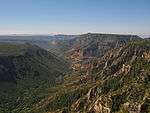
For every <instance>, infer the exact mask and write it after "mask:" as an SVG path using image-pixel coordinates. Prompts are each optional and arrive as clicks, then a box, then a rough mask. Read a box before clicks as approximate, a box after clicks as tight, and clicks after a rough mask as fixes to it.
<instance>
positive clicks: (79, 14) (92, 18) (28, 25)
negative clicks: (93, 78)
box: [0, 0, 150, 35]
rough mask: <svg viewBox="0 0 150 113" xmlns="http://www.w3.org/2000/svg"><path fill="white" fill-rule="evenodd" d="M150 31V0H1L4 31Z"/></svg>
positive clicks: (1, 31)
mask: <svg viewBox="0 0 150 113" xmlns="http://www.w3.org/2000/svg"><path fill="white" fill-rule="evenodd" d="M88 32H93V33H119V34H138V35H150V0H0V34H82V33H88Z"/></svg>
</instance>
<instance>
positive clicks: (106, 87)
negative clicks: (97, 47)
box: [72, 42, 150, 113]
mask: <svg viewBox="0 0 150 113" xmlns="http://www.w3.org/2000/svg"><path fill="white" fill-rule="evenodd" d="M149 52H150V43H149V42H136V43H135V42H133V43H130V44H127V45H126V46H123V47H121V48H118V49H114V50H111V51H109V52H107V53H106V54H105V55H104V57H102V58H101V59H99V62H98V63H97V66H96V67H94V68H93V74H94V77H95V79H96V80H95V81H101V82H100V84H97V85H95V86H94V87H93V88H91V89H90V90H89V92H88V93H87V94H86V95H85V96H83V97H82V98H80V99H78V100H77V101H76V102H75V103H74V104H73V105H72V109H73V112H81V113H85V112H88V113H112V112H114V113H148V112H150V109H149V106H150V95H149V94H150V92H149V91H150V89H149V85H150V79H149V77H150V74H149V73H150V63H149V60H150V58H149V55H148V54H149ZM145 103H146V104H145Z"/></svg>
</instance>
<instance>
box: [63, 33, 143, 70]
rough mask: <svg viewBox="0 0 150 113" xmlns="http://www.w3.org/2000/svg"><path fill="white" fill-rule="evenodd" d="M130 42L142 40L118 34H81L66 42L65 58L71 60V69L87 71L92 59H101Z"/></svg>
mask: <svg viewBox="0 0 150 113" xmlns="http://www.w3.org/2000/svg"><path fill="white" fill-rule="evenodd" d="M132 40H142V39H141V38H140V37H139V36H136V35H118V34H92V33H88V34H83V35H79V36H77V37H76V38H74V39H72V40H68V44H70V46H69V47H68V49H67V51H66V52H65V55H66V57H67V58H68V59H69V60H71V62H72V68H73V69H74V70H75V71H76V70H81V69H82V70H83V68H85V69H84V70H87V68H88V67H90V64H91V63H90V62H91V60H93V58H100V57H102V56H103V55H104V54H105V53H106V52H107V51H109V50H111V49H113V48H117V47H121V46H123V45H125V44H126V43H127V42H129V41H132Z"/></svg>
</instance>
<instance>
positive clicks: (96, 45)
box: [0, 33, 150, 113]
mask: <svg viewBox="0 0 150 113" xmlns="http://www.w3.org/2000/svg"><path fill="white" fill-rule="evenodd" d="M2 37H3V36H1V37H0V90H1V91H0V113H149V112H150V40H149V39H143V38H141V37H139V36H137V35H119V34H98V33H88V34H82V35H55V36H51V37H47V36H44V37H43V36H42V37H41V36H38V38H36V36H34V38H33V37H32V38H31V37H28V38H29V39H28V38H24V39H26V40H24V39H23V38H19V36H18V37H17V39H16V37H14V39H13V38H10V37H9V38H8V37H7V39H6V38H2ZM26 37H27V36H26ZM10 39H11V40H10ZM27 39H28V40H27ZM43 42H44V44H41V43H43ZM46 44H48V45H46ZM42 45H44V46H42Z"/></svg>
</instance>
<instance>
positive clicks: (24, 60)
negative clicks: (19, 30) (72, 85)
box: [0, 43, 68, 113]
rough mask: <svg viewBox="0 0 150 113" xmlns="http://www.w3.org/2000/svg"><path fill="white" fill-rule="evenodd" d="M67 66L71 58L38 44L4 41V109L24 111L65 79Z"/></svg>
mask: <svg viewBox="0 0 150 113" xmlns="http://www.w3.org/2000/svg"><path fill="white" fill-rule="evenodd" d="M67 70H68V63H67V62H65V61H63V60H61V59H60V58H58V57H57V56H56V55H54V54H53V53H50V52H48V51H46V50H44V49H41V48H39V47H38V46H34V45H30V44H10V43H1V44H0V89H1V92H0V112H2V113H3V112H4V113H6V112H7V113H8V112H10V111H11V112H14V113H16V112H19V113H20V112H21V111H22V110H23V109H24V108H25V107H28V106H30V105H31V104H33V103H34V102H36V101H38V100H39V99H40V98H42V97H44V96H45V95H46V94H47V93H46V90H47V89H46V88H49V87H51V86H54V85H56V84H60V83H61V82H63V76H64V75H65V73H66V72H67ZM7 110H8V111H7Z"/></svg>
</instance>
